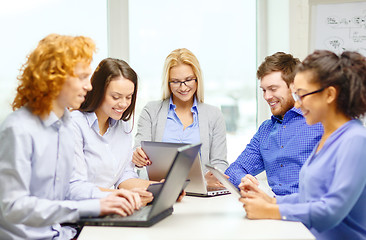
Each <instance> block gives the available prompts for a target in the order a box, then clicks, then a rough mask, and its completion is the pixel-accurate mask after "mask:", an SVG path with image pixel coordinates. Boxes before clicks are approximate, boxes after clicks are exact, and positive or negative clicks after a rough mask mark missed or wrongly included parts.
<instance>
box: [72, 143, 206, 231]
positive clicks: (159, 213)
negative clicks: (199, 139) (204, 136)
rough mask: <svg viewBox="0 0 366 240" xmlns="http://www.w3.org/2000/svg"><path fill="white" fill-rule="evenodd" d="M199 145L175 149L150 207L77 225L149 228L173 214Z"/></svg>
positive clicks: (82, 219) (84, 221)
mask: <svg viewBox="0 0 366 240" xmlns="http://www.w3.org/2000/svg"><path fill="white" fill-rule="evenodd" d="M200 147H201V144H194V145H187V146H183V147H180V148H176V150H175V154H174V155H173V156H171V158H172V159H170V161H171V162H172V164H171V166H170V168H169V170H168V173H167V175H166V178H165V181H164V183H163V184H162V186H161V189H160V191H159V193H158V195H157V196H156V197H155V199H154V202H153V203H152V204H151V205H148V206H145V207H143V208H141V209H140V210H138V211H136V212H134V213H133V214H132V215H131V216H127V217H122V216H119V215H108V216H104V217H86V218H81V219H80V220H79V221H78V223H79V224H81V225H88V226H118V227H124V226H129V227H149V226H151V225H153V224H155V223H157V222H159V221H160V220H162V219H164V218H165V217H167V216H169V215H171V214H172V212H173V204H174V203H175V201H176V200H177V198H178V196H179V194H180V192H181V190H182V189H183V186H184V184H185V182H186V179H187V176H188V173H189V170H190V169H191V167H192V165H193V162H194V159H195V158H196V156H197V153H198V151H199V150H200Z"/></svg>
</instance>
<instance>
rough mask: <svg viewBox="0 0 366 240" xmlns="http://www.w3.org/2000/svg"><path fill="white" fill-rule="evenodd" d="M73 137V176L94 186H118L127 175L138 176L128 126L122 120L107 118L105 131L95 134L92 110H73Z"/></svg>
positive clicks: (95, 118) (95, 124)
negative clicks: (74, 167)
mask: <svg viewBox="0 0 366 240" xmlns="http://www.w3.org/2000/svg"><path fill="white" fill-rule="evenodd" d="M71 114H72V120H73V122H74V124H73V125H74V135H75V139H76V150H75V151H76V178H77V179H83V180H87V181H89V182H92V183H94V184H95V185H97V186H98V187H103V188H118V185H119V184H120V183H121V182H123V181H125V180H127V179H131V178H138V176H137V174H136V172H135V170H134V165H133V163H132V137H131V133H130V131H131V127H129V124H128V123H127V122H125V121H122V120H119V121H116V120H113V119H111V118H110V119H109V127H108V130H107V131H106V132H105V134H104V135H103V136H102V135H100V134H99V125H98V119H97V116H96V114H95V113H94V112H91V113H87V112H80V111H73V112H72V113H71Z"/></svg>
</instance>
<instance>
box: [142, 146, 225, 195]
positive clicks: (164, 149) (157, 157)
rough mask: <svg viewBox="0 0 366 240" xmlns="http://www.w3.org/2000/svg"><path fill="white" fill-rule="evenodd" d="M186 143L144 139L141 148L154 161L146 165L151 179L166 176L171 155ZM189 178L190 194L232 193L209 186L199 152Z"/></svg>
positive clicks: (155, 179)
mask: <svg viewBox="0 0 366 240" xmlns="http://www.w3.org/2000/svg"><path fill="white" fill-rule="evenodd" d="M185 145H187V144H184V143H167V142H152V141H142V142H141V148H142V149H143V150H144V152H145V153H146V154H147V156H148V157H149V159H150V161H151V162H152V164H151V165H150V166H147V167H146V170H147V174H148V177H149V179H150V180H153V181H160V180H161V179H163V178H165V177H166V175H167V172H168V170H169V167H170V165H171V164H172V162H171V159H172V157H171V156H172V155H174V152H175V151H176V149H177V148H179V147H181V146H185ZM188 179H189V180H190V183H189V184H188V186H187V187H186V188H185V191H186V193H187V195H188V196H199V197H213V196H218V195H223V194H229V193H230V192H229V191H228V190H227V189H225V188H212V189H210V188H207V184H206V180H205V177H204V175H203V169H202V164H201V159H200V154H199V153H198V154H197V156H196V158H195V160H194V163H193V166H192V168H191V170H190V172H189V174H188Z"/></svg>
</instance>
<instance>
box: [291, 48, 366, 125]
mask: <svg viewBox="0 0 366 240" xmlns="http://www.w3.org/2000/svg"><path fill="white" fill-rule="evenodd" d="M297 71H298V72H304V71H311V73H312V75H313V78H312V79H311V81H312V82H315V83H319V84H320V85H321V87H324V88H325V87H329V86H334V87H336V88H337V90H338V97H337V108H338V109H339V110H340V111H341V112H343V113H344V114H345V115H346V116H348V117H351V118H358V117H360V116H361V115H363V114H365V113H366V58H365V57H364V56H362V55H361V54H359V53H357V52H350V51H345V52H343V53H342V54H341V55H340V56H338V55H336V54H335V53H333V52H330V51H326V50H318V51H315V52H314V53H312V54H310V55H309V56H307V57H306V58H305V60H304V61H303V62H302V64H300V65H299V66H298V70H297Z"/></svg>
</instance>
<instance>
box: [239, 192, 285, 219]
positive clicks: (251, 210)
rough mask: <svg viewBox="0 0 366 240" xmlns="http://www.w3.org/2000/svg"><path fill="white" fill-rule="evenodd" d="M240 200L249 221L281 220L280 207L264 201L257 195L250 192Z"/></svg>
mask: <svg viewBox="0 0 366 240" xmlns="http://www.w3.org/2000/svg"><path fill="white" fill-rule="evenodd" d="M239 200H240V201H241V202H242V203H243V207H244V209H245V212H246V213H247V218H249V219H281V214H280V210H279V207H278V205H277V204H274V203H270V202H268V201H266V200H264V199H263V198H262V197H261V196H259V195H258V194H256V193H253V192H249V193H247V194H246V197H242V198H240V199H239Z"/></svg>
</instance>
